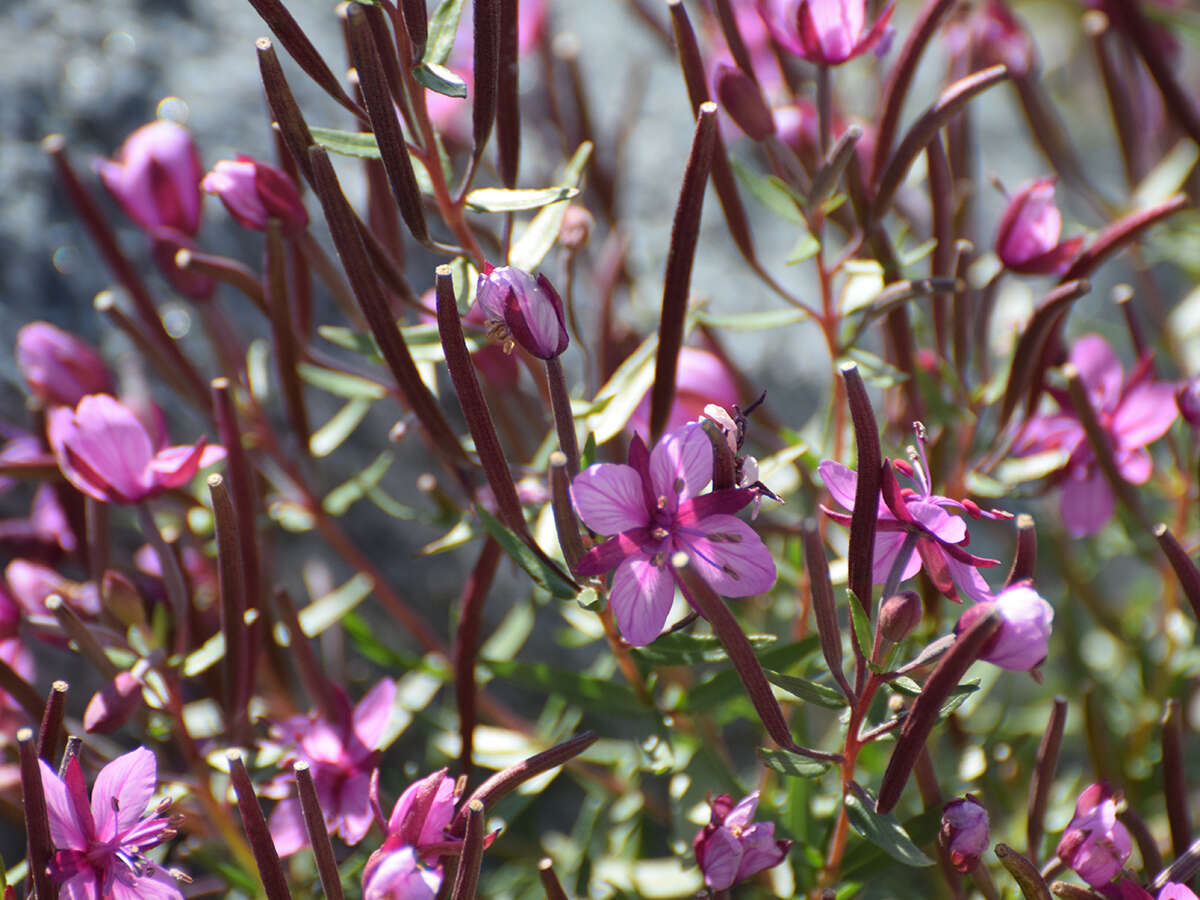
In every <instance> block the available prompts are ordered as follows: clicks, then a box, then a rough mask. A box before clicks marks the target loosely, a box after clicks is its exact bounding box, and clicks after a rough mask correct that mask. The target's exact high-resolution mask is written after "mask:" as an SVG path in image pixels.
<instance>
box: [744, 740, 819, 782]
mask: <svg viewBox="0 0 1200 900" xmlns="http://www.w3.org/2000/svg"><path fill="white" fill-rule="evenodd" d="M758 757H759V759H761V760H762V761H763V765H764V766H766V767H767V768H768V769H772V770H774V771H776V772H778V773H779V774H780V775H788V776H790V777H792V778H819V777H820V776H822V775H824V774H825V773H826V772H828V771H829V766H830V764H829V763H828V762H823V761H821V760H816V759H809V758H808V757H807V756H801V755H800V754H798V753H792V752H791V751H790V750H771V749H768V748H766V747H759V748H758Z"/></svg>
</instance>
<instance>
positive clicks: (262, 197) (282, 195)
mask: <svg viewBox="0 0 1200 900" xmlns="http://www.w3.org/2000/svg"><path fill="white" fill-rule="evenodd" d="M201 187H203V188H204V190H205V191H207V192H208V193H210V194H216V195H217V196H218V197H220V198H221V202H222V203H224V204H225V208H226V209H227V210H229V214H230V215H231V216H233V217H234V218H235V219H237V220H238V222H240V223H241V224H242V225H244V226H245V227H246V228H252V229H254V230H255V231H262V230H263V229H265V228H266V227H267V220H268V219H271V218H276V219H278V220H279V222H280V225H281V226H282V228H283V232H284V234H289V235H290V234H298V233H300V232H302V231H304V229H305V228H307V227H308V210H306V209H305V208H304V201H303V200H302V199H301V198H300V190H299V189H298V188H297V187H296V183H295V182H294V181H292V179H291V178H290V177H289V176H288V174H287V173H286V172H283V171H280V170H279V169H277V168H275V167H274V166H271V165H268V164H267V163H264V162H260V161H259V160H257V159H254V158H253V157H250V156H246V155H245V154H244V153H239V154H238V158H237V160H236V161H235V160H232V159H222V160H220V161H219V162H218V163H217V164H216V165H215V166H213V168H212V171H211V172H209V173H208V174H207V175H205V176H204V180H203V181H202V182H201Z"/></svg>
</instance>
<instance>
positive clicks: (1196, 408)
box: [1175, 375, 1200, 428]
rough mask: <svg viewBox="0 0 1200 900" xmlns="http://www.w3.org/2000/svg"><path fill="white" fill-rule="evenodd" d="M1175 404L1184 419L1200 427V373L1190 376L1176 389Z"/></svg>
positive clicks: (1193, 425) (1195, 426)
mask: <svg viewBox="0 0 1200 900" xmlns="http://www.w3.org/2000/svg"><path fill="white" fill-rule="evenodd" d="M1175 405H1176V406H1177V407H1179V414H1180V415H1181V416H1183V420H1184V421H1185V422H1187V423H1188V424H1189V425H1191V426H1192V427H1193V428H1200V375H1197V376H1196V377H1194V378H1189V379H1188V380H1187V381H1185V382H1184V383H1183V384H1182V385H1180V387H1179V389H1178V390H1177V391H1175Z"/></svg>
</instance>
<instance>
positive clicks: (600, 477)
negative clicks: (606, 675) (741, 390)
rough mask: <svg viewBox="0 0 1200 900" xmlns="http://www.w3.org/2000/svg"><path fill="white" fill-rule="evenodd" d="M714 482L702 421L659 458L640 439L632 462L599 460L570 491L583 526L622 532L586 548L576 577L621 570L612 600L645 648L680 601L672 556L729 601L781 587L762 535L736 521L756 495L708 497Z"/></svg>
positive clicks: (670, 437) (625, 627)
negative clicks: (681, 557)
mask: <svg viewBox="0 0 1200 900" xmlns="http://www.w3.org/2000/svg"><path fill="white" fill-rule="evenodd" d="M711 480H712V444H711V443H710V442H709V439H708V436H707V435H706V434H705V433H704V429H703V428H701V427H700V426H699V425H685V426H684V427H683V428H680V429H678V430H676V431H672V432H670V433H668V434H666V435H664V436H663V438H662V440H660V441H659V442H658V444H657V445H656V446H655V448H654V452H653V453H651V452H649V451H647V449H646V445H645V443H643V441H642V439H641V438H640V437H637V436H635V437H634V438H633V440H632V441H631V442H630V447H629V465H618V464H612V463H597V464H596V465H593V466H590V467H589V468H588V469H587V470H586V471H584V472H581V473H580V474H579V475H578V477H576V479H575V481H574V483H573V484H572V485H571V500H572V502H573V503H574V504H575V511H576V512H577V513H578V514H579V517H580V518H581V519H582V520H583V522H584V524H585V525H587V526H588V527H589V528H591V529H592V530H593V531H595V532H597V533H598V534H612V535H616V537H612V538H609V539H608V540H607V541H605V542H604V543H602V544H600V545H599V546H597V547H593V548H592V549H591V550H589V551H588V552H587V553H586V554H585V555H584V557H583V558H582V559H581V560H580V561H579V565H578V566H576V569H575V571H576V572H578V573H579V574H580V575H585V576H586V575H599V574H601V573H603V572H608V571H610V570H612V569H616V574H614V576H613V583H612V591H611V596H610V600H611V603H612V608H613V612H614V613H615V614H616V617H617V624H618V626H620V629H621V634H623V635H624V636H625V639H626V640H628V641H629V642H630V643H631V644H637V645H641V644H648V643H650V642H651V641H652V640H654V639H655V638H656V637H658V634H659V632H660V631H662V627H663V625H664V623H665V622H666V620H667V615H668V614H669V613H670V611H671V601H672V598H673V597H674V595H675V586H674V585H675V583H674V576H673V575H672V569H671V567H670V558H671V556H672V555H673V554H675V553H677V552H680V551H683V552H684V553H686V554H687V555H688V556H689V557H690V559H691V561H692V565H693V566H695V568H696V571H697V572H699V574H700V575H701V576H702V577H703V578H704V580H705V581H707V582H708V584H709V586H710V587H712V589H713V590H714V591H716V592H717V593H718V594H723V595H724V596H726V597H749V596H752V595H754V594H760V593H762V592H763V591H766V590H768V589H769V588H770V587H771V585H773V584H774V583H775V561H774V560H773V559H772V558H771V554H770V552H769V551H768V550H767V548H766V546H765V545H764V544H763V542H762V539H761V538H759V536H758V535H757V534H755V533H754V530H753V529H751V528H750V526H749V525H747V524H746V523H745V522H743V521H742V520H741V519H738V518H737V517H736V516H734V515H732V514H733V513H735V512H737V511H738V510H740V509H742V508H743V507H745V506H746V504H748V503H750V502H751V501H752V500H753V499H754V497H755V495H756V491H755V490H752V489H749V488H735V489H732V490H722V491H713V492H711V493H708V494H703V495H701V494H700V491H701V490H703V489H704V487H705V485H707V484H708V483H709V481H711Z"/></svg>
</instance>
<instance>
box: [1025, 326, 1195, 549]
mask: <svg viewBox="0 0 1200 900" xmlns="http://www.w3.org/2000/svg"><path fill="white" fill-rule="evenodd" d="M1070 362H1071V363H1072V364H1073V365H1074V366H1075V368H1076V369H1077V370H1078V371H1079V377H1080V380H1081V381H1082V382H1083V385H1084V387H1085V388H1086V389H1087V394H1088V399H1089V401H1090V402H1091V405H1092V409H1093V410H1094V411H1095V413H1096V418H1097V419H1098V420H1099V422H1100V425H1101V427H1102V428H1103V429H1104V431H1105V433H1106V435H1107V436H1108V441H1109V446H1110V447H1111V448H1112V454H1113V459H1114V461H1115V462H1116V464H1117V469H1118V470H1119V471H1120V473H1121V477H1122V478H1124V479H1125V480H1126V481H1128V482H1130V483H1131V484H1145V482H1146V481H1148V480H1149V478H1150V473H1151V472H1152V471H1153V463H1152V461H1151V459H1150V453H1149V452H1148V451H1147V450H1146V446H1147V445H1148V444H1151V443H1153V442H1154V441H1156V440H1158V439H1159V438H1160V437H1162V436H1163V435H1164V434H1166V432H1167V429H1168V428H1170V427H1171V424H1172V423H1173V422H1174V421H1175V418H1176V416H1177V415H1178V414H1179V409H1178V406H1177V405H1176V401H1175V385H1173V384H1170V383H1168V382H1162V381H1154V380H1153V373H1152V372H1151V369H1150V360H1149V359H1146V360H1143V361H1142V362H1141V363H1139V364H1138V366H1137V367H1136V368H1135V369H1134V371H1133V374H1132V375H1131V376H1130V378H1129V380H1128V381H1126V380H1125V370H1124V369H1123V368H1122V367H1121V361H1120V360H1119V359H1118V358H1117V355H1116V354H1115V353H1114V352H1113V350H1112V347H1110V346H1109V345H1108V342H1107V341H1105V340H1104V338H1102V337H1100V335H1098V334H1088V335H1084V336H1083V337H1081V338H1080V339H1079V340H1077V341H1076V342H1075V343H1074V344H1073V345H1072V347H1071V353H1070ZM1058 402H1059V405H1060V406H1061V407H1062V408H1063V409H1064V410H1069V409H1070V401H1069V400H1066V399H1065V398H1060V399H1059V401H1058ZM1053 450H1058V451H1060V452H1061V453H1062V454H1063V455H1064V456H1065V457H1066V463H1065V464H1064V470H1065V471H1064V474H1063V475H1062V476H1060V478H1061V480H1062V483H1063V494H1062V504H1061V509H1062V517H1063V522H1064V523H1066V526H1067V531H1068V532H1070V534H1071V536H1072V537H1086V536H1087V535H1091V534H1095V533H1097V532H1098V531H1100V529H1101V528H1103V527H1104V526H1105V525H1106V524H1107V523H1108V520H1109V519H1111V518H1112V514H1113V507H1114V505H1115V502H1116V501H1115V500H1114V498H1113V493H1112V489H1111V488H1110V487H1109V484H1108V480H1107V479H1106V478H1105V477H1104V473H1103V472H1101V471H1100V466H1099V465H1098V464H1097V462H1096V455H1095V454H1094V453H1093V452H1092V447H1091V445H1090V444H1089V443H1088V440H1087V435H1086V434H1085V433H1084V431H1083V426H1082V425H1081V424H1080V423H1079V420H1078V419H1077V418H1075V415H1074V413H1073V412H1065V411H1064V412H1061V413H1056V414H1052V415H1041V416H1035V417H1034V418H1032V419H1030V420H1029V422H1028V423H1027V424H1026V426H1025V428H1024V429H1023V430H1022V434H1021V437H1020V439H1019V440H1018V441H1017V443H1016V445H1015V446H1014V448H1013V452H1014V454H1016V455H1018V456H1026V455H1030V454H1033V453H1040V452H1047V451H1053Z"/></svg>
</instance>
